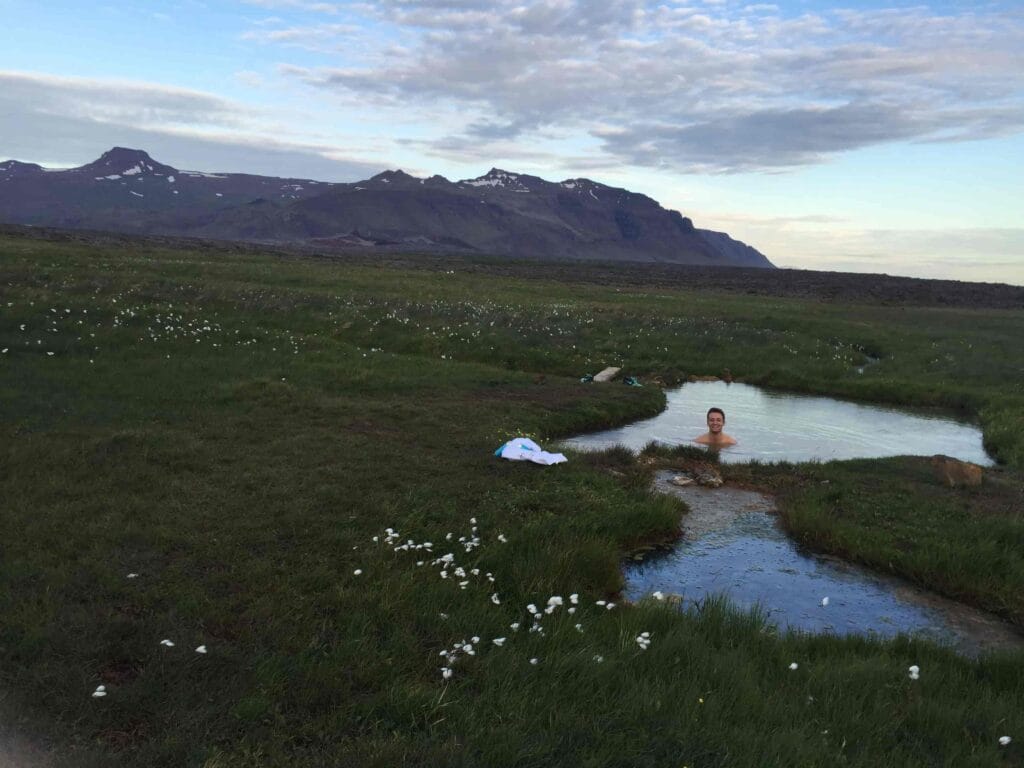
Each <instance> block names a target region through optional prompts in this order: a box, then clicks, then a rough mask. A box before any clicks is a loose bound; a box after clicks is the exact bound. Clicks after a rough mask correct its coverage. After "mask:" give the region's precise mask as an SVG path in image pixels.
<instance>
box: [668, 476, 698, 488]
mask: <svg viewBox="0 0 1024 768" xmlns="http://www.w3.org/2000/svg"><path fill="white" fill-rule="evenodd" d="M669 482H670V483H672V485H678V486H679V487H680V488H685V487H686V486H688V485H693V483H694V479H693V478H692V477H690V476H689V475H676V476H675V477H673V478H672V479H671V480H669Z"/></svg>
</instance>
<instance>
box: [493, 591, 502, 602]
mask: <svg viewBox="0 0 1024 768" xmlns="http://www.w3.org/2000/svg"><path fill="white" fill-rule="evenodd" d="M491 602H492V603H494V604H495V605H501V600H499V599H498V593H497V592H495V593H494V594H493V595H491Z"/></svg>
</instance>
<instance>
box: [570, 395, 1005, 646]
mask: <svg viewBox="0 0 1024 768" xmlns="http://www.w3.org/2000/svg"><path fill="white" fill-rule="evenodd" d="M711 406H718V407H719V408H722V409H723V410H724V411H725V413H726V417H727V419H726V432H728V433H729V434H730V435H732V436H733V437H735V438H736V439H737V440H738V441H739V443H738V445H737V446H735V447H734V448H727V449H725V450H723V451H722V452H721V454H720V456H721V460H722V461H725V462H742V461H749V460H752V459H757V460H759V461H793V462H797V461H814V460H818V461H828V460H832V459H854V458H881V457H885V456H897V455H925V456H928V455H933V454H936V453H943V454H946V455H948V456H953V457H955V458H958V459H962V460H965V461H972V462H975V463H977V464H982V465H991V464H992V463H993V462H992V460H991V459H990V458H989V456H988V455H987V454H986V453H985V451H984V449H983V448H982V438H981V431H980V430H979V429H978V428H977V427H975V426H973V425H971V424H967V423H964V422H962V421H957V420H956V419H954V418H952V417H950V416H941V415H937V414H935V413H931V412H923V411H920V412H914V411H909V410H907V409H897V408H890V407H884V406H872V405H864V404H859V403H851V402H844V401H841V400H834V399H832V398H827V397H812V396H807V395H792V394H784V393H777V392H768V391H766V390H762V389H760V388H758V387H754V386H749V385H746V384H725V383H724V382H697V383H691V384H686V385H685V386H683V387H681V388H680V389H677V390H675V391H672V392H670V393H668V407H667V409H666V410H665V411H664V412H662V413H661V414H660V415H658V416H656V417H655V418H653V419H646V420H644V421H640V422H637V423H635V424H631V425H629V426H626V427H620V428H618V429H612V430H606V431H604V432H597V433H593V434H589V435H582V436H579V437H575V438H572V439H569V440H564V441H562V445H563V446H565V447H569V448H576V449H581V450H600V449H603V448H607V447H610V446H613V445H624V446H626V447H628V448H630V449H632V450H634V451H638V450H640V449H641V448H642V447H643V446H645V445H646V444H647V443H649V442H650V441H652V440H655V441H658V442H662V443H666V444H669V445H676V444H679V443H691V441H692V438H694V437H696V436H697V435H698V434H701V433H702V432H704V431H705V414H706V412H707V409H708V408H709V407H711ZM691 444H692V443H691ZM672 474H673V473H671V472H667V473H661V474H659V476H658V478H657V480H656V489H657V490H658V491H660V492H662V493H669V494H673V495H675V496H677V497H679V498H681V499H683V500H684V501H685V502H686V503H687V505H688V506H689V507H690V510H691V511H690V514H688V515H686V516H685V517H684V518H683V521H682V528H683V540H682V542H681V543H680V544H679V545H678V546H677V547H675V548H674V549H673V550H672V551H671V552H667V553H661V554H657V555H654V556H651V557H649V558H647V559H646V560H645V561H643V562H640V563H636V562H630V563H628V564H627V565H626V567H625V577H626V588H625V595H626V597H627V598H630V599H634V600H635V599H639V598H640V597H642V596H644V595H646V594H650V593H651V592H654V591H661V592H666V593H672V594H678V595H681V596H682V597H683V605H684V606H692V605H694V604H696V603H699V602H700V601H701V600H703V599H705V598H707V597H709V596H712V595H724V596H726V597H728V598H729V600H730V601H731V602H732V603H733V604H734V605H736V606H737V607H739V608H753V607H755V606H757V607H759V608H760V609H761V610H763V611H764V612H765V613H766V614H767V616H768V619H769V621H771V622H772V623H774V624H776V625H777V626H779V627H780V628H782V629H795V630H799V631H804V632H830V633H834V634H839V635H844V634H864V635H875V636H878V637H891V636H893V635H896V634H900V633H903V634H910V635H916V636H919V637H924V638H928V639H931V640H934V641H936V642H940V643H944V644H947V645H950V646H952V647H954V648H956V649H957V650H958V651H959V652H961V653H965V654H968V655H976V654H978V653H982V652H985V651H989V650H996V649H1005V648H1020V647H1024V637H1021V635H1020V634H1019V633H1018V632H1017V631H1016V630H1015V629H1014V628H1013V627H1012V626H1010V625H1009V624H1007V623H1005V622H1003V621H1001V620H1000V619H998V618H997V617H995V616H992V615H989V614H986V613H984V612H983V611H978V610H975V609H973V608H970V607H969V606H965V605H962V604H959V603H956V602H954V601H952V600H947V599H945V598H942V597H939V596H937V595H933V594H930V593H928V592H925V591H923V590H920V589H917V588H916V587H914V586H912V585H910V584H908V583H906V582H903V581H901V580H899V579H896V578H893V577H889V576H882V575H879V574H876V573H873V572H871V571H869V570H867V569H865V568H861V567H859V566H855V565H852V564H850V563H847V562H844V561H843V560H840V559H838V558H834V557H827V556H823V555H817V554H814V553H811V552H807V551H804V550H801V549H800V548H799V547H797V545H796V544H795V543H794V542H793V541H791V540H790V539H789V538H788V537H787V536H786V534H785V532H784V531H783V530H782V528H781V527H780V526H779V525H778V522H777V520H776V518H775V516H774V515H773V514H771V513H772V512H773V511H774V503H773V500H772V499H771V498H769V497H766V496H762V495H760V494H756V493H752V492H749V491H742V490H738V489H734V488H729V487H722V488H719V489H715V490H710V489H705V488H698V487H686V488H679V487H676V486H674V485H672V484H671V483H670V482H669V480H670V478H671V476H672ZM825 597H828V598H829V600H828V605H825V606H823V605H822V604H821V603H822V599H823V598H825Z"/></svg>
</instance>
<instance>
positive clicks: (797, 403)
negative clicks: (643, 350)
mask: <svg viewBox="0 0 1024 768" xmlns="http://www.w3.org/2000/svg"><path fill="white" fill-rule="evenodd" d="M666 394H667V397H668V405H667V407H666V409H665V410H664V411H663V412H662V413H660V414H659V415H658V416H655V417H654V418H653V419H646V420H644V421H638V422H636V423H634V424H630V425H628V426H625V427H620V428H619V429H610V430H606V431H604V432H596V433H593V434H589V435H582V436H579V437H574V438H572V439H569V440H565V441H564V442H563V443H562V444H563V445H565V446H567V447H570V448H579V449H589V450H594V449H602V448H607V447H610V446H612V445H625V446H626V447H627V448H630V449H632V450H634V451H636V450H640V449H641V448H643V446H644V445H646V444H647V443H649V442H650V441H652V440H656V441H658V442H662V443H667V444H669V445H678V444H680V443H691V444H692V440H693V438H695V437H696V436H697V435H699V434H701V433H702V432H704V431H706V426H705V414H706V413H707V410H708V408H710V407H711V406H717V407H719V408H721V409H723V410H724V411H725V413H726V425H725V431H726V432H727V433H728V434H730V435H732V436H733V437H735V438H736V439H737V440H738V441H739V444H738V445H736V446H735V447H733V448H727V449H725V450H723V451H722V452H721V460H722V461H724V462H739V461H750V460H751V459H757V460H759V461H812V460H820V461H829V460H831V459H871V458H881V457H883V456H900V455H912V456H931V455H933V454H936V453H943V454H946V455H947V456H953V457H954V458H957V459H962V460H963V461H973V462H975V463H976V464H981V465H983V466H990V465H991V464H992V463H993V462H992V460H991V459H990V458H989V456H988V455H987V454H986V453H985V450H984V448H982V441H981V431H980V430H979V429H978V428H977V427H975V426H972V425H970V424H965V423H963V422H959V421H956V420H955V419H953V418H951V417H942V416H937V415H932V414H926V413H923V412H916V413H915V412H912V411H910V410H908V409H898V408H891V407H887V406H878V405H864V404H862V403H851V402H845V401H842V400H834V399H832V398H829V397H812V396H809V395H792V394H784V393H779V392H770V391H767V390H764V389H761V388H759V387H754V386H751V385H749V384H726V383H725V382H721V381H701V382H693V383H690V384H685V385H683V386H682V387H680V388H679V389H676V390H672V391H669V392H667V393H666Z"/></svg>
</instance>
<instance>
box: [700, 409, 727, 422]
mask: <svg viewBox="0 0 1024 768" xmlns="http://www.w3.org/2000/svg"><path fill="white" fill-rule="evenodd" d="M712 413H720V414H722V423H725V411H723V410H722V409H721V408H708V415H707V416H705V417H704V418H705V419H710V418H711V414H712Z"/></svg>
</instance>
